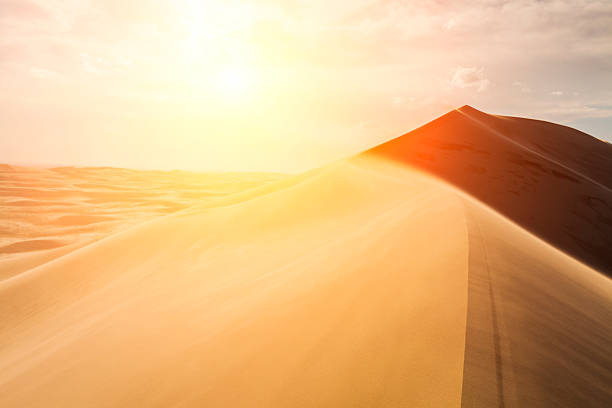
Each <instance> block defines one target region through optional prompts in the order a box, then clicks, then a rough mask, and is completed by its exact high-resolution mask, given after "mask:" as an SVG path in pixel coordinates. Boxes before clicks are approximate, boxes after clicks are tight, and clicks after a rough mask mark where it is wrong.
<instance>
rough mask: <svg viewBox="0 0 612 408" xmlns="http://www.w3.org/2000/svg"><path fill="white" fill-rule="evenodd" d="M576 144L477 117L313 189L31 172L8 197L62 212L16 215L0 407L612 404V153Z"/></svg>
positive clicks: (8, 256) (426, 132)
mask: <svg viewBox="0 0 612 408" xmlns="http://www.w3.org/2000/svg"><path fill="white" fill-rule="evenodd" d="M573 132H577V131H573V130H571V129H570V130H568V128H564V127H559V126H558V125H553V124H547V123H544V122H535V121H534V123H532V122H531V121H529V120H526V119H517V118H506V117H498V116H493V115H487V114H484V113H482V112H478V111H476V110H473V109H471V108H462V109H460V110H457V111H453V112H451V113H449V114H448V115H446V116H444V117H442V118H440V119H437V120H436V121H434V122H431V123H430V124H428V125H426V126H425V127H423V128H420V129H417V130H416V131H414V132H411V133H409V134H407V135H405V136H402V137H400V138H398V139H395V140H394V141H391V142H388V143H386V144H383V145H381V146H380V147H378V148H375V149H373V150H370V151H367V152H364V153H362V154H360V155H358V156H356V157H352V158H349V159H346V160H341V161H339V162H336V163H332V164H330V165H328V166H325V167H323V168H321V169H316V170H313V171H310V172H308V173H305V174H302V175H299V176H287V177H280V176H276V175H261V174H260V175H218V178H217V179H216V182H214V183H212V185H215V186H216V187H212V186H211V181H210V180H211V179H206V180H208V181H207V182H203V181H202V182H198V183H196V182H195V181H194V179H190V181H189V182H184V183H182V184H181V183H179V182H178V181H177V180H180V179H181V177H179V176H177V178H174V182H172V183H169V184H168V185H163V186H161V185H159V184H157V180H158V177H159V178H163V177H170V176H168V175H167V174H166V173H159V174H147V175H146V177H145V175H144V173H143V174H141V173H139V172H134V173H133V174H132V175H131V176H130V177H127V176H126V175H125V174H123V175H122V176H121V177H119V176H118V177H117V178H116V179H114V178H113V177H111V176H109V175H106V174H105V173H104V172H103V170H100V169H97V170H94V169H89V170H83V169H70V170H67V172H66V171H65V172H62V171H57V170H34V169H21V170H20V174H22V176H20V177H23V179H20V180H19V182H20V183H23V185H22V186H21V187H19V188H23V189H35V190H36V191H38V190H44V191H45V193H36V194H30V196H28V197H25V195H21V196H19V197H18V196H16V194H17V193H16V192H15V190H16V189H17V187H18V186H12V187H11V186H9V184H10V183H14V182H13V181H11V180H12V179H11V177H12V178H14V176H11V177H9V178H6V177H5V178H4V182H6V183H8V184H5V185H3V193H2V194H3V200H4V201H3V202H4V203H6V202H7V201H8V202H13V203H14V202H15V201H17V202H18V201H19V200H26V199H27V200H34V201H36V200H38V201H49V200H52V201H53V202H54V203H56V204H54V206H55V205H57V206H58V209H57V210H53V211H52V210H50V209H48V208H50V207H51V204H45V205H46V206H47V209H45V210H41V211H42V212H30V208H40V207H41V206H42V205H41V206H38V205H30V206H24V205H22V206H21V207H19V208H20V210H19V211H15V212H14V213H11V214H19V217H22V218H13V217H3V218H4V222H6V223H7V227H6V231H7V234H4V235H5V237H3V239H5V241H4V242H3V245H4V248H5V250H4V254H3V255H2V257H3V258H1V259H0V262H2V263H3V264H2V266H1V267H0V268H1V269H0V271H1V273H2V280H1V281H0V299H2V301H1V302H0V322H2V323H1V326H0V406H3V407H5V406H6V407H27V406H33V407H39V406H41V407H42V406H45V407H48V406H62V407H69V406H74V407H82V406H100V407H106V406H109V407H110V406H113V407H116V406H210V407H243V406H260V407H320V406H333V407H345V406H351V407H372V406H384V407H452V406H464V407H492V406H499V407H525V406H530V407H532V406H537V407H549V406H550V407H558V406H568V407H572V406H580V407H586V406H608V405H611V404H612V281H611V280H610V278H609V277H607V276H606V275H605V274H604V273H609V271H610V270H611V268H610V266H611V263H610V255H609V252H606V251H605V249H606V248H609V246H607V247H606V245H607V243H608V241H609V240H610V239H612V238H611V235H610V234H609V229H608V228H611V226H610V225H609V224H607V223H606V220H608V219H609V218H606V217H608V216H609V209H610V208H612V207H611V206H612V199H611V198H610V195H609V194H610V184H609V182H610V181H609V179H607V177H609V174H611V173H609V172H607V171H606V169H608V168H609V166H611V164H610V163H611V160H612V155H610V154H608V153H609V151H608V150H607V149H609V147H608V146H607V145H605V144H604V143H603V142H598V141H596V140H594V139H593V140H591V138H590V137H589V136H588V135H582V134H580V135H578V136H576V135H575V134H574V133H573ZM557 134H559V135H562V136H559V137H560V138H565V139H563V140H565V141H564V142H563V143H561V142H557V138H556V136H555V135H557ZM542 135H544V136H542ZM530 143H531V144H530ZM564 143H565V144H564ZM574 145H575V146H578V147H575V146H574ZM568 146H570V147H571V149H570V147H568ZM580 149H583V150H580ZM585 155H590V156H588V157H592V158H593V160H590V159H587V158H585ZM7 171H9V169H7ZM11 171H12V170H11ZM30 171H31V172H33V174H31V175H27V176H26V174H29V173H28V172H30ZM121 171H123V170H117V169H115V170H113V172H121ZM39 172H42V173H44V175H43V174H39ZM100 172H101V173H100ZM126 172H127V170H126ZM47 173H49V174H47ZM67 173H70V177H72V178H79V179H80V180H82V181H80V182H78V183H76V182H70V183H69V185H68V186H66V185H65V184H64V183H66V179H64V178H63V177H68V176H67V175H66V174H67ZM92 174H93V175H92ZM162 174H166V176H163V175H162ZM94 176H95V177H97V178H98V180H97V181H96V182H94V181H93V179H92V177H94ZM140 176H142V178H139V177H140ZM175 176H176V175H175ZM193 177H196V176H195V175H193ZM200 177H201V179H200V180H203V179H202V178H204V176H200ZM224 177H226V178H225V179H224ZM119 179H122V180H124V182H126V183H127V181H126V180H127V179H131V180H133V184H130V186H129V187H130V189H129V190H128V189H127V187H128V186H126V185H122V186H121V188H119V187H118V192H117V193H116V194H115V193H112V192H110V190H112V189H113V187H114V186H118V185H119ZM7 180H8V182H7ZM224 180H225V181H224ZM103 182H104V183H105V187H104V193H103V194H102V193H100V194H91V192H92V191H93V190H96V191H97V190H98V189H99V188H100V186H99V183H103ZM39 183H40V184H39ZM49 183H56V184H53V186H51V185H50V184H49ZM173 183H174V184H173ZM206 183H208V184H206ZM205 184H206V185H207V187H205V186H204V185H205ZM61 186H64V187H61ZM219 186H224V187H219ZM58 189H59V190H62V192H61V194H60V193H58V192H56V190H58ZM63 190H68V191H69V193H65V192H64V191H63ZM127 191H129V194H128V193H127ZM181 191H183V192H185V194H182V193H177V192H181ZM124 193H125V196H126V197H130V198H129V200H128V202H129V204H125V203H124V202H119V201H121V200H120V198H121V197H123V196H124V195H123V194H124ZM9 195H10V199H9V198H7V197H8V196H9ZM74 197H78V198H74ZM83 197H87V198H83ZM102 197H105V198H108V197H115V198H113V200H116V201H113V200H107V201H104V200H102V201H100V202H97V201H96V202H92V201H90V200H91V199H101V198H102ZM111 201H112V202H111ZM151 201H153V202H154V203H155V204H150V202H151ZM145 202H146V204H145ZM68 203H72V204H68ZM60 208H61V209H60ZM170 209H171V210H170ZM55 211H57V212H55ZM50 214H53V217H56V218H54V220H55V223H47V222H44V223H43V222H38V221H36V220H33V219H31V220H30V221H29V222H27V223H26V220H25V218H27V217H42V218H40V219H45V220H48V219H49V217H50V216H51V215H50ZM91 217H108V218H110V219H108V218H104V220H103V221H102V219H100V218H91ZM13 220H16V221H13ZM93 220H95V221H96V222H89V221H93ZM86 221H87V222H86ZM17 222H21V223H24V224H27V225H29V226H30V228H31V230H30V235H27V234H24V233H22V234H21V235H19V234H18V233H17V232H19V231H21V229H20V228H16V227H15V225H16V223H17ZM94 224H99V225H108V227H105V228H99V227H97V228H93V227H92V229H86V231H90V232H91V233H90V234H89V235H88V234H86V235H85V236H84V237H83V238H81V236H80V235H79V234H77V233H76V232H74V229H75V225H77V228H84V225H94ZM87 228H89V227H87ZM106 228H107V229H106ZM16 231H17V232H16ZM36 231H40V237H38V236H36V237H34V235H33V234H35V233H36ZM26 235H27V236H26ZM34 239H38V240H43V239H44V240H46V241H53V240H57V241H61V243H62V245H57V247H55V248H51V245H47V244H45V245H43V244H36V245H34V244H27V245H26V244H21V245H19V243H20V242H27V241H29V240H30V241H31V240H34ZM6 248H8V249H6ZM24 248H25V249H27V251H25V250H24ZM35 249H36V250H35Z"/></svg>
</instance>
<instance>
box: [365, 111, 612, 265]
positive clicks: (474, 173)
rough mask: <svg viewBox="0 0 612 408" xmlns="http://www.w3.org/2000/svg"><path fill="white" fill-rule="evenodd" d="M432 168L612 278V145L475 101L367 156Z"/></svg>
mask: <svg viewBox="0 0 612 408" xmlns="http://www.w3.org/2000/svg"><path fill="white" fill-rule="evenodd" d="M365 154H366V155H373V156H376V157H381V158H385V159H392V160H397V161H399V162H401V163H405V164H409V165H411V166H415V167H418V168H421V169H424V170H426V171H428V172H430V173H432V174H435V175H437V176H438V177H441V178H442V179H444V180H447V181H449V182H451V183H453V184H454V185H456V186H457V187H459V188H460V189H461V190H463V191H465V192H467V193H469V194H470V195H472V196H474V197H476V198H477V199H479V200H480V201H483V202H484V203H486V204H487V205H489V206H490V207H492V208H494V209H495V210H496V211H498V212H500V213H502V214H504V215H505V216H507V217H509V218H510V219H512V220H513V221H515V222H516V223H517V224H519V225H521V226H522V227H523V228H526V229H528V230H529V231H531V232H533V233H534V234H536V235H537V236H539V237H541V238H543V239H544V240H546V241H547V242H550V243H552V244H553V245H555V246H557V247H559V248H561V249H562V250H563V251H565V252H567V253H569V254H571V255H572V256H574V257H577V258H579V259H581V260H582V261H584V262H586V263H588V264H589V265H592V266H594V267H595V268H596V269H598V270H600V271H604V272H605V273H607V274H608V275H609V276H612V251H611V250H610V248H611V247H612V145H610V144H608V143H605V142H602V141H600V140H597V139H595V138H593V137H591V136H589V135H587V134H584V133H582V132H579V131H577V130H575V129H571V128H568V127H565V126H560V125H557V124H553V123H547V122H542V121H537V120H531V119H522V118H513V117H503V116H496V115H489V114H486V113H483V112H480V111H478V110H476V109H474V108H471V107H469V106H464V107H463V108H460V109H457V110H454V111H451V112H449V113H447V114H446V115H444V116H442V117H440V118H438V119H436V120H434V121H432V122H430V123H428V124H426V125H424V126H423V127H421V128H419V129H416V130H414V131H412V132H410V133H407V134H406V135H404V136H401V137H398V138H396V139H393V140H391V141H389V142H387V143H384V144H382V145H380V146H377V147H375V148H373V149H371V150H370V151H368V152H366V153H365Z"/></svg>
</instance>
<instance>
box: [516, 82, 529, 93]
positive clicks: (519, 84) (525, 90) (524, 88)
mask: <svg viewBox="0 0 612 408" xmlns="http://www.w3.org/2000/svg"><path fill="white" fill-rule="evenodd" d="M512 86H514V87H515V88H518V89H519V90H520V91H521V92H522V93H531V88H530V87H528V86H527V85H525V84H524V83H522V82H520V81H515V82H513V83H512Z"/></svg>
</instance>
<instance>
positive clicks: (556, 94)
mask: <svg viewBox="0 0 612 408" xmlns="http://www.w3.org/2000/svg"><path fill="white" fill-rule="evenodd" d="M550 94H551V95H554V96H562V95H563V91H552V92H551V93H550Z"/></svg>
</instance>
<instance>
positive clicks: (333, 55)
mask: <svg viewBox="0 0 612 408" xmlns="http://www.w3.org/2000/svg"><path fill="white" fill-rule="evenodd" d="M464 104H470V105H473V106H474V107H476V108H479V109H481V110H484V111H488V112H491V113H500V114H510V115H518V116H528V117H533V118H539V119H546V120H551V121H555V122H560V123H564V124H568V125H570V126H572V127H576V128H578V129H580V130H583V131H586V132H587V133H590V134H592V135H594V136H597V137H600V138H607V139H608V140H612V1H610V0H605V1H591V0H578V1H563V0H560V1H546V0H542V1H536V0H523V1H496V0H463V1H453V2H450V1H442V0H440V1H390V0H380V1H376V0H335V1H331V0H325V1H318V0H288V1H271V0H261V1H196V0H89V1H88V0H0V162H11V163H43V164H73V165H113V166H124V167H137V168H143V167H144V168H164V169H166V168H186V169H199V170H211V169H212V170H250V169H252V170H287V171H296V170H302V169H305V168H308V167H312V166H315V165H317V164H320V163H322V162H325V161H329V160H331V159H334V158H338V157H341V156H343V155H347V154H349V153H351V152H356V151H359V150H361V149H364V148H367V147H370V146H372V145H374V144H376V143H378V142H380V141H383V140H386V139H389V138H391V137H393V136H397V135H399V134H401V133H404V132H406V131H409V130H411V129H413V128H415V127H416V126H418V125H420V124H423V123H425V122H427V121H429V120H432V119H434V118H435V117H436V116H439V115H440V114H443V113H445V112H446V111H448V110H450V109H452V108H454V107H458V106H461V105H464Z"/></svg>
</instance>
